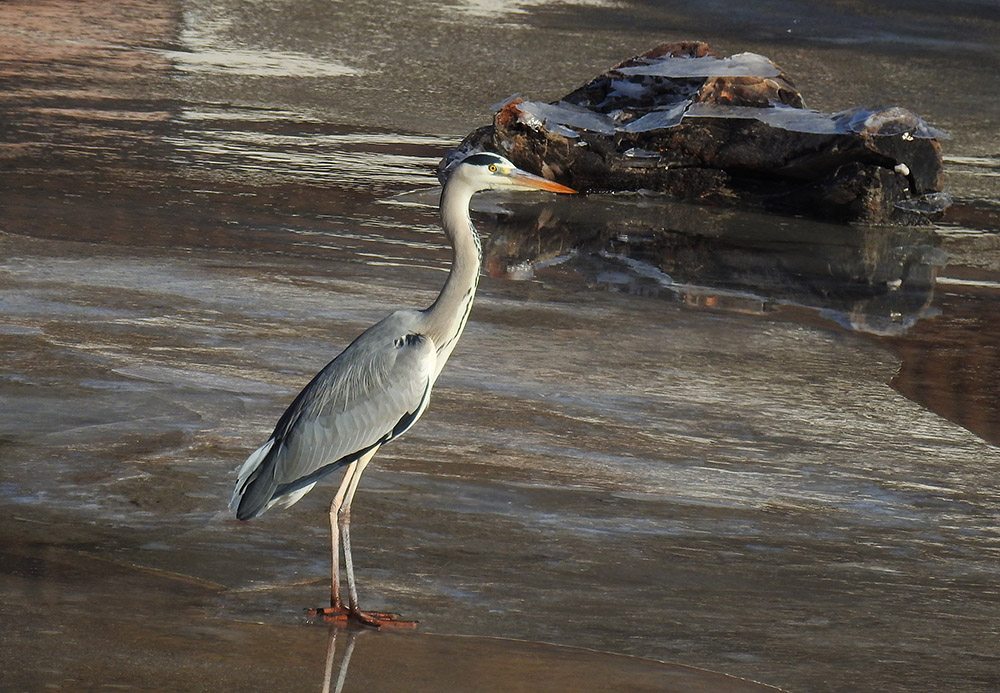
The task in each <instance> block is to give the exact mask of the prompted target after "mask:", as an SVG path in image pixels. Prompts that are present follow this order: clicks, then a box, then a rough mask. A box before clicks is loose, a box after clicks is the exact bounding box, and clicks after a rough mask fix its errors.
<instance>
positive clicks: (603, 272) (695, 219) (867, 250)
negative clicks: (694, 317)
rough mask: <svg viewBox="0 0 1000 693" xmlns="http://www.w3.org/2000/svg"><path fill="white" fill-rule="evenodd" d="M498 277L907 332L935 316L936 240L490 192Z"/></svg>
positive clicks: (664, 205)
mask: <svg viewBox="0 0 1000 693" xmlns="http://www.w3.org/2000/svg"><path fill="white" fill-rule="evenodd" d="M480 209H482V210H484V211H489V212H492V213H493V217H492V222H491V221H486V222H485V223H482V222H481V223H480V227H486V228H489V229H490V231H491V233H490V235H489V238H488V240H487V242H486V243H485V253H486V255H487V258H486V266H487V267H488V268H489V271H490V273H491V274H492V275H494V276H499V277H508V278H517V279H528V278H532V277H533V276H534V275H535V269H536V268H539V267H548V266H551V265H552V264H554V263H567V264H568V265H570V266H571V267H573V268H574V269H576V270H578V271H579V272H581V273H582V274H583V275H584V276H585V277H586V278H587V279H588V280H589V281H590V282H591V283H592V284H594V285H595V286H597V287H601V288H606V289H610V290H614V291H622V292H625V293H630V294H636V295H644V296H650V295H657V296H663V297H665V298H669V299H673V300H679V301H683V302H685V303H688V304H690V305H697V306H702V307H706V308H713V309H717V310H719V309H721V310H735V311H738V312H752V313H768V312H773V311H774V310H775V308H776V306H779V305H785V306H796V307H803V308H808V309H811V310H814V311H816V312H818V313H819V314H820V315H822V316H823V317H825V318H827V319H829V320H831V321H834V322H836V323H838V324H840V325H841V326H843V327H845V328H848V329H851V330H855V331H859V332H868V333H872V334H876V335H902V334H905V333H906V331H907V330H908V329H909V328H910V327H912V326H913V325H914V324H915V323H916V322H917V321H918V320H921V319H924V318H928V317H932V316H934V315H936V314H937V310H936V309H934V308H933V307H932V305H931V304H932V301H933V297H934V286H935V277H936V276H937V273H938V270H939V268H941V267H942V266H944V265H945V264H946V262H947V254H946V253H945V252H944V251H943V250H942V249H941V248H940V240H939V239H938V238H937V236H936V235H935V234H934V233H933V232H932V231H928V230H923V229H918V228H866V227H854V226H843V225H834V224H822V223H819V222H812V221H808V220H803V219H795V220H782V219H781V218H780V217H778V218H776V217H773V216H764V215H758V214H752V213H744V212H734V211H731V210H720V209H713V208H708V207H699V206H694V205H685V204H682V203H676V202H671V201H669V200H667V199H665V198H662V197H658V196H636V195H628V196H614V197H609V196H593V197H589V198H576V199H574V200H573V201H572V204H568V203H566V202H564V201H562V200H553V201H551V202H547V203H546V204H544V205H538V204H533V205H532V204H527V203H522V202H517V201H514V200H505V201H503V203H502V207H498V206H496V205H493V204H491V203H490V201H489V200H487V201H486V202H485V203H484V204H483V206H481V207H480Z"/></svg>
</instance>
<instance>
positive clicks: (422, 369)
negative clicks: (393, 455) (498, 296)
mask: <svg viewBox="0 0 1000 693" xmlns="http://www.w3.org/2000/svg"><path fill="white" fill-rule="evenodd" d="M402 317H405V314H402V315H401V314H393V315H392V316H390V317H389V318H387V319H386V320H383V321H382V322H380V323H378V324H377V325H375V326H373V327H372V328H371V329H369V330H368V331H367V332H365V333H364V334H362V335H361V336H360V337H358V339H356V340H355V341H354V342H353V343H352V344H351V345H350V346H349V347H348V348H347V349H345V350H344V351H343V353H341V354H340V356H338V357H337V358H336V359H334V360H333V361H331V362H330V363H329V364H327V366H326V367H325V368H324V369H323V370H322V371H320V372H319V374H317V375H316V377H315V378H313V380H312V382H310V383H309V385H307V386H306V387H305V389H303V390H302V392H301V393H299V395H298V397H296V398H295V401H294V402H292V404H291V405H290V406H289V407H288V409H287V410H286V411H285V413H284V415H282V417H281V419H280V420H279V421H278V424H277V426H276V427H275V430H274V433H273V434H272V436H271V438H270V440H269V441H268V442H267V443H265V445H264V446H262V447H261V448H260V449H259V450H258V451H257V452H255V453H254V455H251V456H250V459H248V460H247V462H246V464H245V465H244V468H243V469H241V470H240V480H239V482H238V483H237V487H236V492H235V493H234V496H233V503H234V506H236V507H237V516H238V517H240V518H241V519H249V518H250V517H254V516H256V515H259V514H260V513H261V512H263V511H264V510H265V509H266V508H267V507H269V506H270V505H271V504H273V503H274V502H276V501H277V500H278V499H279V498H281V497H282V496H289V495H290V494H296V493H297V492H298V495H297V496H295V498H294V500H298V497H301V495H302V494H304V493H305V491H303V490H302V489H305V490H308V488H311V486H312V485H313V484H315V483H316V481H317V480H319V479H320V478H322V477H323V476H326V475H327V474H329V473H331V472H333V471H334V470H335V469H337V468H339V467H342V466H344V465H346V464H348V463H350V462H352V461H354V460H356V459H358V458H359V457H361V456H362V455H364V454H365V453H366V452H368V451H369V450H372V449H374V448H376V447H378V446H379V445H381V444H383V443H385V442H388V441H389V440H391V439H393V438H395V437H397V436H399V435H400V434H402V433H403V432H404V431H405V430H407V429H408V428H409V427H410V426H411V425H413V423H414V422H415V421H416V420H417V419H418V418H419V417H420V415H421V414H422V413H423V411H424V409H425V408H426V407H427V402H428V400H429V397H430V389H431V385H432V384H433V377H434V372H435V365H436V359H437V357H436V349H435V347H434V344H433V343H432V341H431V339H430V338H429V337H427V336H424V335H421V334H417V333H415V332H412V331H410V330H408V329H407V323H408V322H409V321H407V320H403V319H402ZM255 456H257V457H258V459H256V460H255V459H254V457H255ZM290 500H291V499H290ZM294 500H292V502H294ZM289 504H290V503H289Z"/></svg>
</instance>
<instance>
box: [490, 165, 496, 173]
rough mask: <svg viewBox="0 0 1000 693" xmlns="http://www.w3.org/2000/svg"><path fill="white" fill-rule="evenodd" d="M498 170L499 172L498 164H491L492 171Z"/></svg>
mask: <svg viewBox="0 0 1000 693" xmlns="http://www.w3.org/2000/svg"><path fill="white" fill-rule="evenodd" d="M496 172H497V165H496V164H490V173H496Z"/></svg>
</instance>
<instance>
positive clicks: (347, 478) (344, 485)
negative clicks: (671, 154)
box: [330, 462, 358, 610]
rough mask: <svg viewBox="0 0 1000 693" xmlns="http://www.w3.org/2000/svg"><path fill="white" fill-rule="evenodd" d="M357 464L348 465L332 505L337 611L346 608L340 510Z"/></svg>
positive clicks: (332, 577)
mask: <svg viewBox="0 0 1000 693" xmlns="http://www.w3.org/2000/svg"><path fill="white" fill-rule="evenodd" d="M357 464H358V463H357V462H352V463H351V464H349V465H347V471H346V472H344V480H343V481H341V482H340V488H338V489H337V494H336V495H335V496H334V497H333V502H331V503H330V548H331V561H330V566H331V568H330V606H332V607H333V608H334V609H337V610H343V608H344V602H343V601H342V600H341V598H340V531H339V525H340V509H341V508H342V507H343V505H344V498H345V497H346V496H347V490H348V488H349V487H350V485H351V478H352V476H353V474H354V469H355V467H357Z"/></svg>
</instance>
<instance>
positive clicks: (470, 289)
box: [424, 177, 482, 379]
mask: <svg viewBox="0 0 1000 693" xmlns="http://www.w3.org/2000/svg"><path fill="white" fill-rule="evenodd" d="M475 192H476V190H475V189H474V188H473V187H471V186H469V185H466V184H464V182H463V181H461V180H456V177H453V178H452V180H450V181H449V182H448V183H447V184H446V185H445V187H444V190H443V191H442V192H441V225H442V227H443V228H444V233H445V235H446V236H447V237H448V240H449V241H450V242H451V247H452V260H451V272H450V273H449V274H448V279H447V281H445V284H444V288H442V289H441V293H440V294H439V295H438V297H437V300H435V301H434V303H433V304H432V305H431V306H430V307H429V308H427V310H425V311H424V316H425V319H426V323H425V328H424V330H425V332H426V334H427V336H428V337H430V338H431V339H432V340H433V341H434V344H436V345H437V349H438V362H437V373H435V375H434V377H435V379H436V378H437V376H438V374H440V372H441V369H442V368H443V367H444V364H445V361H447V360H448V357H449V356H450V355H451V352H452V350H453V349H454V348H455V344H457V343H458V338H459V337H460V336H461V335H462V330H464V329H465V322H466V320H468V319H469V311H470V310H471V309H472V300H473V298H475V295H476V286H477V285H478V284H479V269H480V265H481V263H482V260H481V252H482V250H481V248H480V245H479V236H478V235H477V234H476V230H475V229H474V228H473V226H472V220H471V219H470V218H469V203H470V202H471V201H472V196H473V195H474V194H475Z"/></svg>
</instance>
